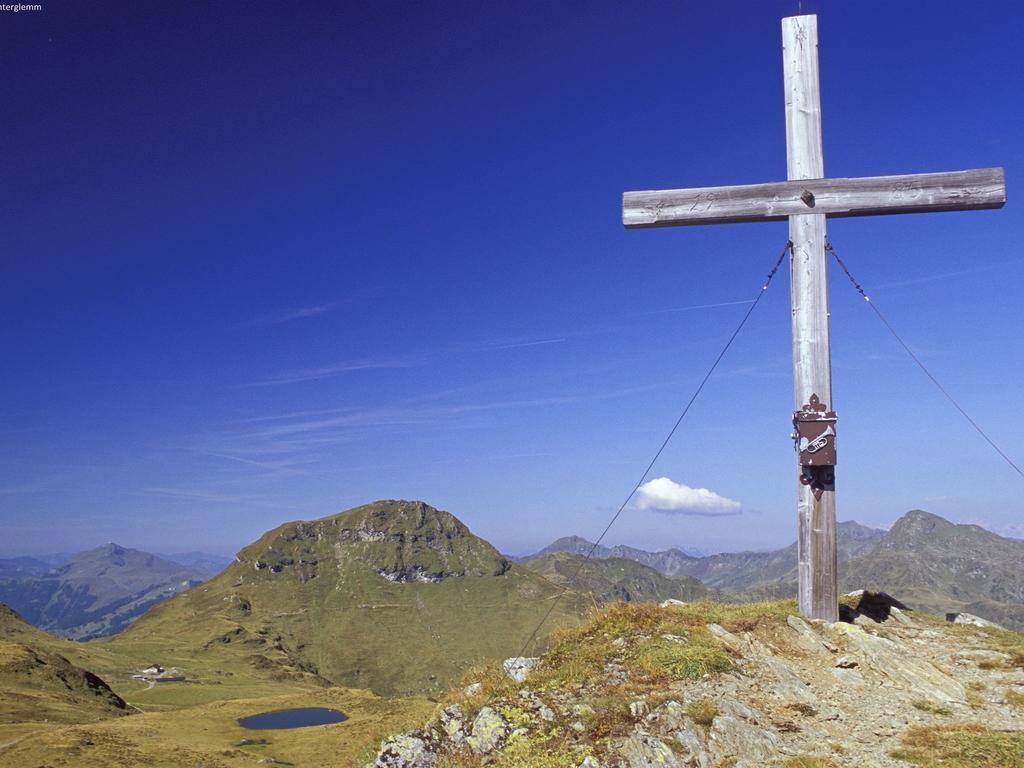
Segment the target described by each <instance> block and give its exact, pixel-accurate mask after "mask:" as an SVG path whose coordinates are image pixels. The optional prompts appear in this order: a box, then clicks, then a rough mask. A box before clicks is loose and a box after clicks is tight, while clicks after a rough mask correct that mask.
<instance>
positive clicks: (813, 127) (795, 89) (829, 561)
mask: <svg viewBox="0 0 1024 768" xmlns="http://www.w3.org/2000/svg"><path fill="white" fill-rule="evenodd" d="M782 48H783V63H784V65H783V71H784V82H785V89H786V157H787V161H788V174H789V179H790V181H797V180H800V179H821V178H824V176H825V167H824V158H823V155H822V144H821V98H820V90H819V82H818V23H817V17H816V16H812V15H808V16H790V17H788V18H785V19H783V20H782ZM808 195H809V197H808V199H807V200H805V203H806V204H807V206H808V210H809V211H810V210H813V197H812V196H810V194H809V193H808ZM789 239H790V240H791V241H792V243H793V254H792V260H791V262H790V279H791V284H790V286H791V287H790V290H791V299H792V307H793V395H794V410H800V409H801V408H802V407H803V405H804V404H805V403H808V402H810V399H811V395H812V394H816V395H817V396H818V397H819V399H820V400H821V402H823V403H825V404H826V405H827V406H828V408H829V410H833V409H834V407H835V406H834V405H833V403H832V365H831V359H830V351H829V325H828V279H827V262H826V260H825V216H824V215H823V214H819V213H806V214H800V215H795V216H790V217H789ZM797 494H798V495H797V512H798V515H799V534H798V537H797V542H798V544H797V548H798V550H799V589H800V612H801V613H802V614H803V615H804V616H807V617H809V618H813V619H824V620H826V621H838V620H839V604H838V588H837V578H836V575H837V574H836V499H835V486H834V484H830V485H828V486H826V488H825V490H824V492H823V493H821V497H820V498H815V495H814V492H813V490H812V489H811V487H810V486H808V485H804V484H802V483H799V482H798V484H797Z"/></svg>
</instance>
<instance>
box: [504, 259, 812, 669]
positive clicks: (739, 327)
mask: <svg viewBox="0 0 1024 768" xmlns="http://www.w3.org/2000/svg"><path fill="white" fill-rule="evenodd" d="M792 248H793V242H792V241H788V242H787V243H786V247H785V248H783V249H782V253H780V254H779V258H778V259H777V260H776V261H775V266H773V267H772V269H771V271H770V272H769V273H768V277H767V278H766V279H765V281H764V285H762V286H761V290H760V291H759V292H758V294H757V297H756V298H755V299H754V301H753V302H752V303H751V305H750V308H749V309H747V313H746V314H745V315H743V319H742V320H740V324H739V325H737V326H736V330H735V331H733V332H732V336H730V337H729V340H728V341H727V342H725V346H724V347H722V351H721V352H719V353H718V357H716V358H715V362H713V363H712V364H711V367H710V368H708V372H707V373H705V374H704V378H703V379H701V382H700V384H699V385H698V386H697V389H696V390H694V392H693V395H692V396H691V397H690V400H689V402H687V403H686V407H685V408H683V412H682V413H680V414H679V418H678V419H676V423H675V424H673V425H672V429H670V430H669V432H668V436H666V437H665V439H664V440H663V441H662V443H661V446H660V447H659V448H658V450H657V451H656V452H655V454H654V458H653V459H651V461H650V463H649V464H648V465H647V468H646V469H645V470H644V471H643V474H642V475H641V476H640V480H639V481H637V483H636V485H634V486H633V490H631V491H630V492H629V495H628V496H626V499H625V501H623V502H622V504H621V505H620V506H619V508H618V510H617V511H616V512H615V514H614V515H612V519H611V520H609V521H608V525H606V526H605V527H604V530H603V531H602V532H601V535H600V536H598V537H597V541H595V542H594V543H593V544H592V545H591V547H590V551H589V552H587V555H586V557H584V558H583V560H582V561H581V562H580V564H579V565H578V566H577V567H576V572H575V573H574V574H573V577H572V581H570V582H569V583H570V584H572V583H575V582H576V578H577V577H578V576H579V575H580V571H582V570H583V566H585V565H586V564H587V562H588V561H589V560H590V558H591V557H592V556H593V554H594V552H596V551H597V548H598V546H600V544H601V541H602V540H603V539H604V537H605V536H606V535H607V534H608V531H610V530H611V528H612V526H613V525H615V521H616V520H618V519H619V516H620V515H621V514H622V512H623V510H625V509H626V505H627V504H629V502H630V499H632V498H633V496H635V495H636V492H637V491H638V490H640V486H641V485H643V484H644V481H645V480H647V475H649V474H650V472H651V470H652V469H653V468H654V465H655V463H657V461H658V459H659V458H661V454H662V453H663V452H664V450H665V448H666V447H667V446H668V443H669V441H670V440H671V439H672V436H673V435H674V434H675V433H676V430H677V429H679V425H680V424H682V423H683V419H684V418H686V414H687V413H689V412H690V408H691V406H693V403H694V401H695V400H696V399H697V396H698V395H700V393H701V390H703V389H704V385H705V384H707V383H708V379H710V378H711V374H713V373H714V372H715V369H716V368H717V367H718V364H719V363H720V362H722V358H723V357H725V353H726V352H728V351H729V347H731V346H732V343H733V342H734V341H735V340H736V337H737V336H739V333H740V331H741V330H743V326H744V325H746V324H747V320H749V319H750V316H751V315H752V314H753V313H754V310H755V309H757V305H758V303H759V302H760V301H761V297H762V296H764V294H765V291H767V290H768V286H769V285H771V282H772V278H773V277H775V273H776V272H778V271H779V267H780V266H781V265H782V260H783V259H784V258H786V254H787V253H790V252H791V251H792ZM568 591H569V590H568V589H564V590H562V591H561V592H559V593H558V595H556V596H555V598H554V599H553V600H552V601H551V605H550V606H549V607H548V610H547V613H545V614H544V616H543V618H542V619H541V620H540V622H539V623H538V624H537V626H536V627H535V628H534V630H533V632H531V633H530V637H529V639H528V640H527V641H526V642H525V643H524V644H523V647H522V649H521V650H520V651H519V653H518V655H517V656H516V658H515V661H514V662H513V665H512V667H513V669H514V668H515V666H516V665H517V664H518V663H519V662H520V661H521V660H522V659H523V654H524V653H526V649H527V648H529V647H530V644H531V643H532V642H533V641H534V640H535V639H536V638H537V633H538V632H540V628H541V627H543V626H544V624H545V623H546V622H547V620H548V619H549V618H550V617H551V614H552V612H553V611H554V610H555V606H557V605H558V601H559V600H561V599H562V596H563V595H564V594H566V592H568Z"/></svg>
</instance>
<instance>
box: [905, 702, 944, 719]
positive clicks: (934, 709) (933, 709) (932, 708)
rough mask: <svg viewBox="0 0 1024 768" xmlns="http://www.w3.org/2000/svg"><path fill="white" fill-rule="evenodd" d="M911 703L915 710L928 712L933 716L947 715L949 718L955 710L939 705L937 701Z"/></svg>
mask: <svg viewBox="0 0 1024 768" xmlns="http://www.w3.org/2000/svg"><path fill="white" fill-rule="evenodd" d="M910 703H911V704H912V705H913V707H914V709H919V710H921V711H922V712H928V713H929V714H932V715H945V716H947V717H948V716H949V715H952V714H953V710H951V709H950V708H949V707H945V706H943V705H942V704H939V703H938V702H935V701H928V700H927V699H915V700H914V701H912V702H910Z"/></svg>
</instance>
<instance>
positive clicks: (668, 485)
mask: <svg viewBox="0 0 1024 768" xmlns="http://www.w3.org/2000/svg"><path fill="white" fill-rule="evenodd" d="M633 506H634V507H635V508H636V509H639V510H642V511H652V512H662V513H664V514H668V515H698V516H702V517H720V516H723V515H738V514H741V512H742V505H741V504H740V503H739V502H738V501H733V500H732V499H729V498H726V497H725V496H721V495H719V494H717V493H715V492H714V491H710V490H708V489H707V488H691V487H690V486H688V485H686V484H684V483H677V482H676V481H675V480H672V479H671V478H668V477H658V478H655V479H654V480H649V481H647V482H646V483H644V484H643V485H641V486H640V488H638V489H637V492H636V497H635V499H634V502H633Z"/></svg>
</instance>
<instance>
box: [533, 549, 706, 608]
mask: <svg viewBox="0 0 1024 768" xmlns="http://www.w3.org/2000/svg"><path fill="white" fill-rule="evenodd" d="M523 565H524V566H525V567H527V568H529V569H530V570H532V571H534V572H535V573H538V574H540V575H541V576H543V577H544V578H546V579H548V580H549V581H552V582H554V583H555V584H558V585H560V586H562V587H565V588H567V589H571V590H573V591H575V592H580V593H589V594H591V595H593V597H594V599H595V600H596V601H597V602H599V603H607V602H611V601H614V600H625V601H626V602H649V601H654V602H662V601H663V600H669V599H672V600H682V601H684V602H690V601H693V600H710V599H713V598H714V597H715V596H716V592H715V591H714V590H711V589H708V587H707V586H705V585H704V584H702V583H701V582H700V581H699V580H697V579H695V578H693V577H692V576H674V577H673V576H665V575H664V574H662V573H660V572H659V571H656V570H655V569H654V568H651V567H649V566H647V565H644V564H643V563H641V562H637V561H635V560H631V559H628V558H624V557H605V558H600V559H590V560H587V559H586V556H585V555H580V554H576V553H573V552H557V551H553V552H547V553H545V554H543V555H538V556H537V557H534V558H531V559H530V560H527V561H526V562H524V563H523Z"/></svg>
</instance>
